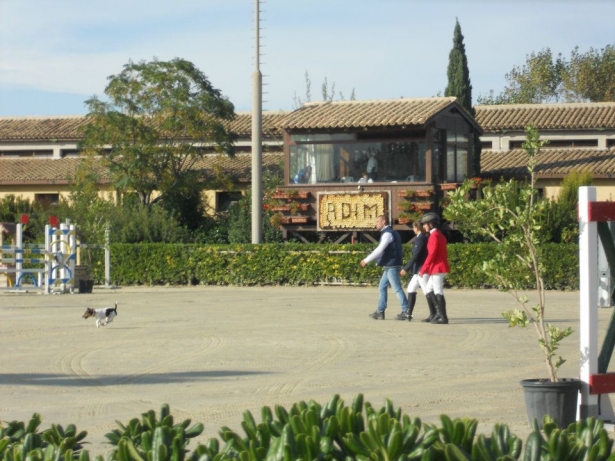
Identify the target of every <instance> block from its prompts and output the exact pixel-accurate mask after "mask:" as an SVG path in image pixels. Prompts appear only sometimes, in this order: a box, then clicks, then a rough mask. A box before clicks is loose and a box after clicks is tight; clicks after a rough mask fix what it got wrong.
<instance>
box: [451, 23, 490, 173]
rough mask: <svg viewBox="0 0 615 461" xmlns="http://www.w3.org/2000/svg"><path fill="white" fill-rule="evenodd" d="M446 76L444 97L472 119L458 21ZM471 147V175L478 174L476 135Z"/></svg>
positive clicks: (478, 151) (478, 157)
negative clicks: (451, 98)
mask: <svg viewBox="0 0 615 461" xmlns="http://www.w3.org/2000/svg"><path fill="white" fill-rule="evenodd" d="M447 76H448V85H447V86H446V89H445V90H444V96H455V97H456V98H457V102H458V103H459V104H460V105H461V106H462V107H463V108H464V109H466V110H467V111H468V112H469V113H470V114H471V115H472V117H474V115H475V112H474V108H473V107H472V84H471V83H470V70H469V69H468V58H467V56H466V47H465V45H464V44H463V34H462V33H461V26H460V25H459V20H458V19H457V20H456V21H455V32H454V33H453V49H452V50H451V52H450V53H449V55H448V69H447ZM472 145H473V155H472V170H473V174H479V173H480V151H481V142H480V137H479V135H478V133H474V139H473V143H472Z"/></svg>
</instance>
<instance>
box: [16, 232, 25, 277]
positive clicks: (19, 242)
mask: <svg viewBox="0 0 615 461" xmlns="http://www.w3.org/2000/svg"><path fill="white" fill-rule="evenodd" d="M23 258H24V253H23V225H22V224H21V223H18V224H17V226H16V231H15V259H16V261H15V269H16V272H15V288H17V287H18V286H19V279H20V278H21V269H22V268H23V263H22V262H21V261H22V260H23Z"/></svg>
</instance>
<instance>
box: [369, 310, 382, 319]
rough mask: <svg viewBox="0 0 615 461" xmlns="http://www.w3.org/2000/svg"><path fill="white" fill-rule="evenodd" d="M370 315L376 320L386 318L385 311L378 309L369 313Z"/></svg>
mask: <svg viewBox="0 0 615 461" xmlns="http://www.w3.org/2000/svg"><path fill="white" fill-rule="evenodd" d="M369 316H370V317H371V318H373V319H374V320H384V311H382V312H380V311H376V312H373V313H371V314H369Z"/></svg>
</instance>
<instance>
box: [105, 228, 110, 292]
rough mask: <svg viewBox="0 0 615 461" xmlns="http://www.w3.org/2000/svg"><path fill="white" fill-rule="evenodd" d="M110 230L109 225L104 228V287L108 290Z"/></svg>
mask: <svg viewBox="0 0 615 461" xmlns="http://www.w3.org/2000/svg"><path fill="white" fill-rule="evenodd" d="M110 235H111V229H109V224H107V227H106V228H105V286H106V287H107V288H109V287H110V286H111V246H110V242H111V237H110Z"/></svg>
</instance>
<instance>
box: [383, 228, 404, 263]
mask: <svg viewBox="0 0 615 461" xmlns="http://www.w3.org/2000/svg"><path fill="white" fill-rule="evenodd" d="M386 232H389V233H391V235H393V241H392V242H391V243H389V244H388V245H387V247H386V248H385V249H384V253H382V256H380V259H379V260H378V265H379V266H401V265H402V264H403V255H402V247H401V237H400V236H399V234H398V233H397V231H395V230H393V228H392V227H390V226H388V227H386V228H384V229H383V231H382V235H381V237H380V238H382V237H384V234H385V233H386Z"/></svg>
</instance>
